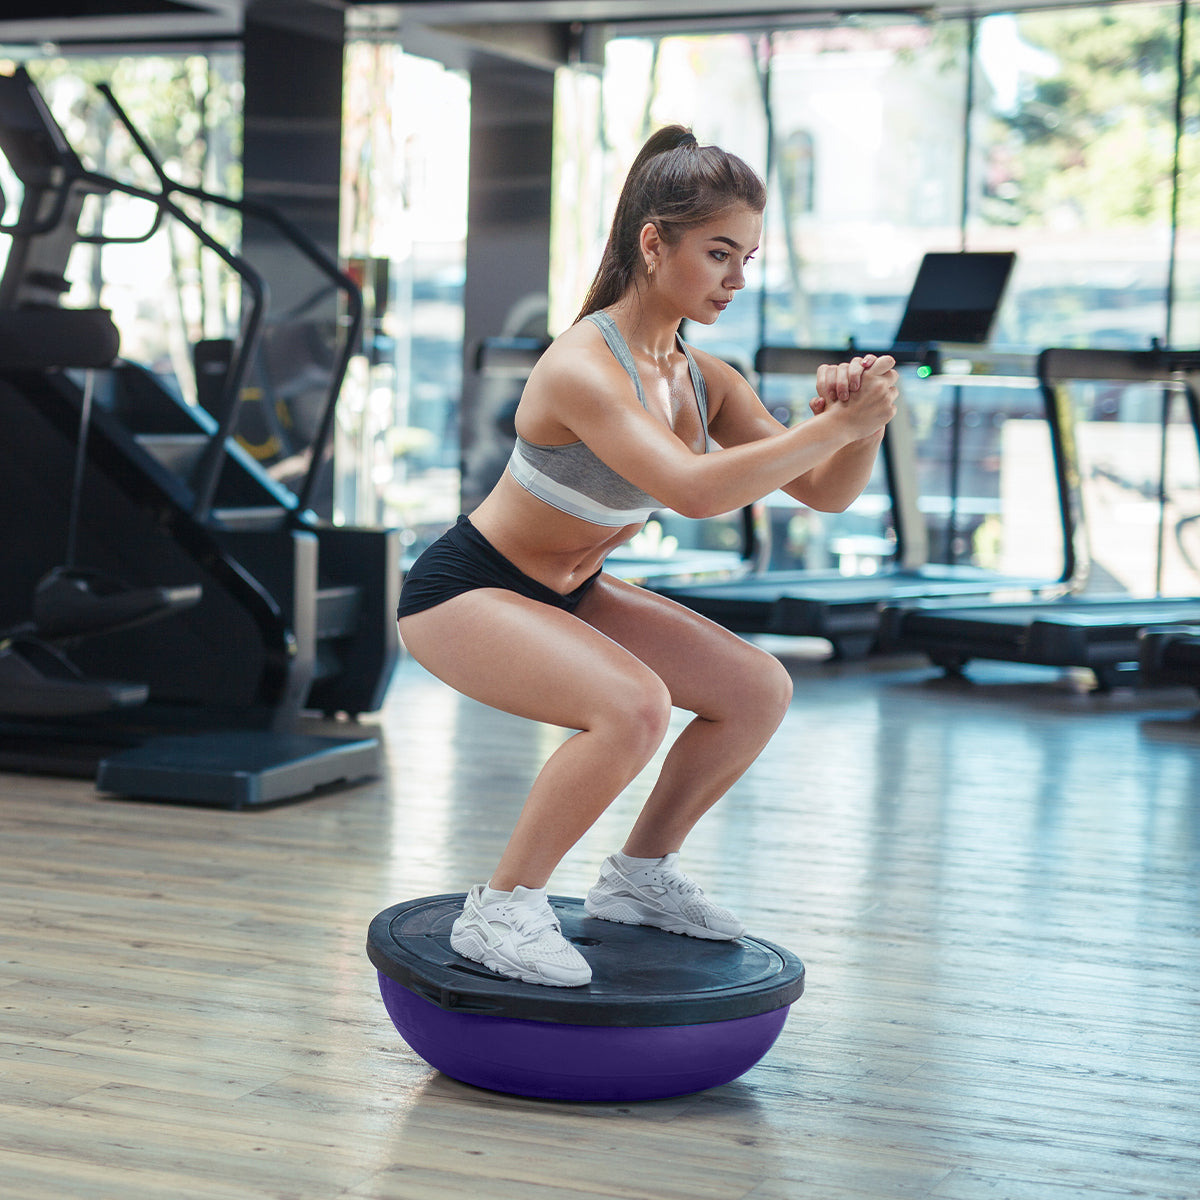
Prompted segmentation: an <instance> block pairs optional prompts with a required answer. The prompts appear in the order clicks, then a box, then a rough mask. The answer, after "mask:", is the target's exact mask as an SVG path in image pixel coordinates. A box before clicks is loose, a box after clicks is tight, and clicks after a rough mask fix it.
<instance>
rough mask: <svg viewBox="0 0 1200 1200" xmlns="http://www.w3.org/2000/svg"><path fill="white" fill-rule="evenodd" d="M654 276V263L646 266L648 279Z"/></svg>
mask: <svg viewBox="0 0 1200 1200" xmlns="http://www.w3.org/2000/svg"><path fill="white" fill-rule="evenodd" d="M653 274H654V264H653V263H652V262H651V263H647V264H646V278H647V279H649V278H650V277H651V276H652V275H653Z"/></svg>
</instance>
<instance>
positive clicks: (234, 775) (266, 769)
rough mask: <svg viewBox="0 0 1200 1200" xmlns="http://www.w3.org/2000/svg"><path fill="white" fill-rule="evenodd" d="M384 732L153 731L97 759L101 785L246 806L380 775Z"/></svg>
mask: <svg viewBox="0 0 1200 1200" xmlns="http://www.w3.org/2000/svg"><path fill="white" fill-rule="evenodd" d="M380 763H381V755H380V747H379V740H378V739H377V738H373V737H366V738H334V737H320V736H315V735H311V734H300V733H276V732H273V731H269V730H236V731H220V732H214V733H196V734H182V735H171V736H167V737H156V738H152V739H150V740H149V741H147V742H144V743H143V744H142V745H140V746H136V747H134V748H132V749H129V750H123V751H121V752H120V753H118V754H114V755H112V756H110V757H108V758H105V759H103V760H102V761H101V762H100V765H99V769H98V771H97V773H96V790H97V791H99V792H104V793H109V794H113V795H117V796H124V797H129V798H134V799H137V798H140V799H148V800H172V801H180V802H185V803H192V804H204V805H213V806H216V807H219V808H232V809H242V808H251V807H257V806H261V805H266V804H278V803H280V802H281V801H285V800H296V799H300V798H301V797H304V796H307V795H309V794H310V793H312V792H315V791H317V790H319V789H322V788H327V787H330V786H332V785H334V784H344V785H349V784H353V783H358V782H361V781H363V780H366V779H370V778H373V777H375V776H378V774H379V771H380Z"/></svg>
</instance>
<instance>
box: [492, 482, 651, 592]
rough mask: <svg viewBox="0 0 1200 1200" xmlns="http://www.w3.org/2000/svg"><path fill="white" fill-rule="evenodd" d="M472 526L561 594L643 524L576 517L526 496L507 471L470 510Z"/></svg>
mask: <svg viewBox="0 0 1200 1200" xmlns="http://www.w3.org/2000/svg"><path fill="white" fill-rule="evenodd" d="M471 524H472V525H474V526H475V528H476V529H478V530H479V532H480V533H481V534H483V536H484V537H485V538H487V540H488V541H489V542H491V544H492V545H493V546H494V547H495V548H496V549H497V550H499V551H500V553H501V554H503V555H504V557H505V558H507V559H508V560H509V562H511V563H513V565H514V566H516V567H517V568H518V569H519V570H521V571H523V572H524V573H525V574H526V575H528V576H529V577H530V578H531V579H536V580H537V581H538V582H539V583H544V584H545V585H546V586H547V587H548V588H552V589H553V590H554V591H556V592H559V593H560V594H562V595H566V594H567V593H568V592H573V591H574V590H575V589H576V588H577V587H579V585H580V584H581V583H583V582H584V581H585V580H587V579H588V578H590V577H591V576H592V575H594V574H595V573H596V572H597V571H598V570H599V569H600V568H601V567H602V566H603V565H604V560H605V559H606V558H607V557H608V555H609V554H610V553H611V552H612V551H613V550H615V549H616V548H617V547H618V546H620V545H622V544H624V543H625V542H627V541H629V539H630V538H631V537H633V535H634V534H635V533H637V531H638V530H639V529H641V527H642V526H641V525H640V524H635V525H621V526H607V525H593V524H592V523H591V522H590V521H581V520H580V519H579V518H578V517H573V516H571V515H570V514H569V513H565V512H560V511H559V510H558V509H557V508H554V507H553V506H552V505H549V504H547V503H546V502H545V501H544V500H539V499H538V498H537V497H536V496H531V495H530V494H529V493H528V492H527V491H526V490H525V489H524V488H523V487H521V485H520V484H519V483H517V481H516V480H515V479H513V477H512V476H511V475H510V474H509V473H508V472H507V471H505V472H504V474H503V475H502V476H501V477H500V481H499V482H498V483H497V484H496V486H495V487H494V488H493V489H492V491H491V493H490V495H489V496H488V497H487V499H486V500H484V501H483V503H482V504H480V505H479V507H478V508H476V509H475V511H474V512H472V513H471Z"/></svg>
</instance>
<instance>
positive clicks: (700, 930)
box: [583, 852, 746, 941]
mask: <svg viewBox="0 0 1200 1200" xmlns="http://www.w3.org/2000/svg"><path fill="white" fill-rule="evenodd" d="M678 858H679V854H678V852H673V853H671V854H668V855H666V856H665V857H663V858H660V859H658V860H657V861H656V862H654V863H653V864H652V865H651V866H648V867H639V868H637V869H636V870H634V871H631V872H629V873H628V874H625V873H624V872H623V871H622V870H621V868H620V867H619V866H618V865H617V861H616V859H615V858H612V857H611V856H610V857H609V858H606V859H605V860H604V864H603V865H602V866H601V868H600V880H599V882H598V883H597V884H596V886H595V887H594V888H592V890H591V891H590V892H588V895H587V899H586V900H585V901H584V904H583V907H584V908H585V910H586V911H587V912H588V914H589V915H590V916H593V917H599V918H600V919H601V920H604V921H620V922H621V923H622V924H625V925H653V926H654V927H655V928H656V929H665V930H666V931H667V932H668V933H685V934H687V935H688V936H689V937H698V938H710V939H712V940H714V941H733V939H734V938H739V937H741V936H742V934H743V933H745V932H746V927H745V925H743V924H742V922H741V921H739V920H738V919H737V917H735V916H734V915H733V913H731V912H729V911H728V909H724V908H719V907H718V906H717V905H715V904H714V903H713V902H712V901H711V900H710V899H709V898H708V897H707V896H706V895H705V894H704V893H703V892H702V891H701V890H700V888H699V886H698V885H697V884H695V883H693V882H692V881H691V880H690V879H689V878H688V877H687V876H686V875H685V874H684V873H683V872H682V871H681V870H680V869H679V867H678V866H677V865H676V860H677V859H678Z"/></svg>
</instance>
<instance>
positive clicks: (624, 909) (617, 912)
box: [583, 901, 746, 942]
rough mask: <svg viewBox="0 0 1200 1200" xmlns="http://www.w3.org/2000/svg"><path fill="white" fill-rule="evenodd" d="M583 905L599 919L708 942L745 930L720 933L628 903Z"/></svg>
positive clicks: (726, 939)
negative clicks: (640, 910)
mask: <svg viewBox="0 0 1200 1200" xmlns="http://www.w3.org/2000/svg"><path fill="white" fill-rule="evenodd" d="M583 907H584V911H585V912H586V913H587V914H588V916H589V917H595V918H596V919H597V920H600V921H613V922H614V923H616V924H618V925H648V926H650V928H652V929H661V930H662V931H663V932H664V933H678V934H681V935H682V936H683V937H694V938H703V939H704V940H705V941H709V942H736V941H737V939H738V938H740V937H741V936H742V934H743V933H745V932H746V929H745V926H743V927H742V929H741V930H740V931H739V932H738V933H722V932H721V931H720V930H717V929H708V928H706V927H705V926H703V925H695V924H693V923H692V922H691V921H684V920H679V919H672V918H670V917H668V916H667V915H666V914H664V913H656V912H648V913H643V912H639V911H638V910H637V909H636V908H633V907H632V906H631V905H628V904H616V905H613V906H612V907H610V908H600V907H599V906H598V905H596V906H593V905H592V904H591V902H590V901H585V902H584V905H583Z"/></svg>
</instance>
